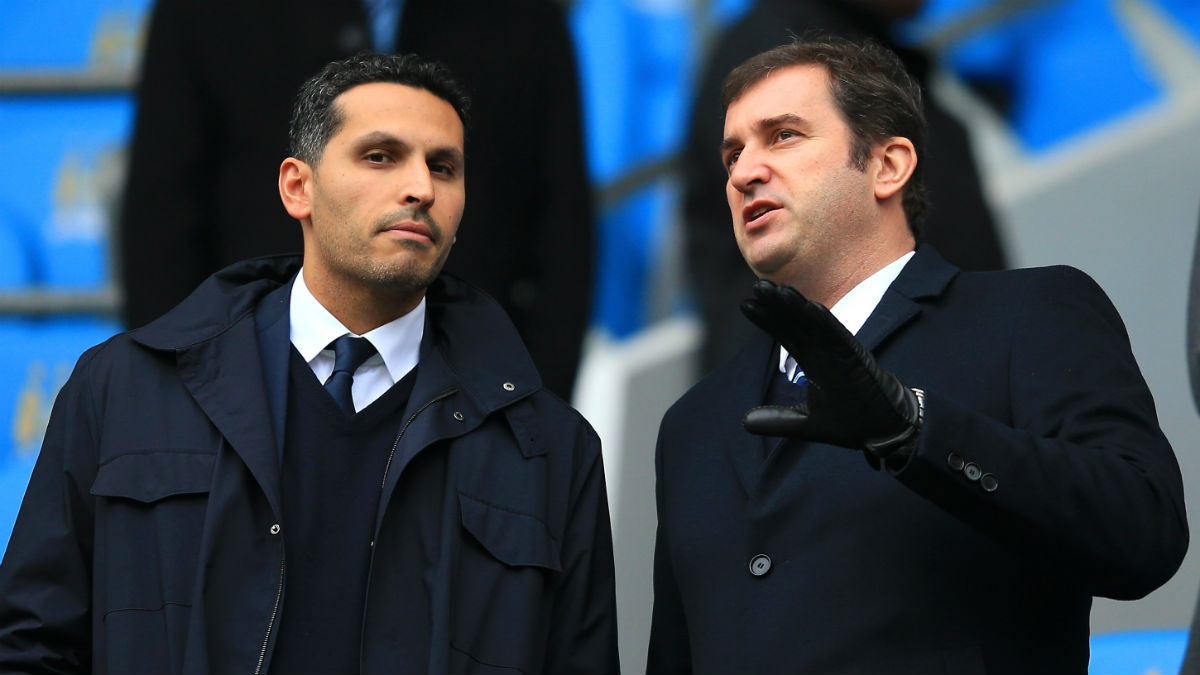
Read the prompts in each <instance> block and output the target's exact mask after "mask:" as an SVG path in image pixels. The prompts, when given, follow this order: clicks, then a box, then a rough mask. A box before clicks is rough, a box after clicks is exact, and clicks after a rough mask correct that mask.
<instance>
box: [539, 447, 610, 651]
mask: <svg viewBox="0 0 1200 675" xmlns="http://www.w3.org/2000/svg"><path fill="white" fill-rule="evenodd" d="M575 458H576V463H575V466H576V467H577V468H576V470H575V474H574V476H573V478H572V486H571V494H570V502H569V507H568V509H569V510H568V513H569V515H568V517H567V524H566V529H565V532H564V534H563V539H562V547H561V561H562V568H563V571H562V575H561V576H560V577H559V580H558V587H557V588H556V593H555V601H554V615H553V617H552V623H551V629H550V639H549V641H548V643H547V653H546V662H545V672H547V673H619V672H620V671H621V666H620V662H619V658H618V655H617V602H616V588H615V580H614V570H613V549H612V530H611V528H610V526H609V516H608V495H607V492H606V488H605V483H604V460H603V458H602V456H601V453H600V439H599V438H598V437H597V436H596V432H595V431H592V429H591V427H590V426H588V425H587V424H586V423H583V424H581V427H580V431H579V433H578V435H577V439H576V452H575Z"/></svg>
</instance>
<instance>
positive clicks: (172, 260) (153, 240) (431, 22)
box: [120, 0, 593, 399]
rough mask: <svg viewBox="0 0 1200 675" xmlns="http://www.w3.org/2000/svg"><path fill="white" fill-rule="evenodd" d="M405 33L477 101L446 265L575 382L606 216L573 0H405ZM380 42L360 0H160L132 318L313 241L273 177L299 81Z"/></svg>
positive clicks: (137, 158) (147, 94)
mask: <svg viewBox="0 0 1200 675" xmlns="http://www.w3.org/2000/svg"><path fill="white" fill-rule="evenodd" d="M396 45H397V47H396V48H397V51H398V52H416V53H419V54H421V55H422V56H423V57H425V58H428V59H433V60H437V61H441V62H443V63H444V64H446V65H447V66H449V67H450V69H451V70H452V71H453V72H455V73H457V74H458V76H459V77H460V78H461V80H462V81H463V84H464V85H465V86H466V89H467V93H468V94H469V95H470V96H471V99H472V107H473V109H474V110H475V111H477V113H478V114H476V115H475V116H474V118H473V120H472V125H471V127H470V128H469V129H468V130H467V148H466V151H467V156H468V158H469V161H468V164H469V167H470V168H469V172H468V182H469V185H470V188H469V189H470V200H469V201H468V204H467V207H468V208H467V210H466V215H465V216H464V220H463V222H462V225H461V228H462V229H461V233H462V235H463V236H462V237H460V238H459V241H458V243H457V244H456V245H455V247H454V250H453V252H452V254H451V255H450V259H449V261H448V262H447V265H446V269H447V270H449V271H452V272H456V273H458V274H459V275H460V276H462V277H463V278H465V279H467V280H468V281H471V282H472V283H474V284H477V285H479V286H480V287H482V288H483V289H484V290H486V291H487V292H488V293H489V294H491V295H492V296H493V297H495V298H496V299H497V300H498V301H499V302H500V304H501V305H502V306H503V307H504V309H505V311H507V312H508V314H509V315H510V316H511V317H512V319H513V321H514V323H515V324H516V326H517V329H518V331H519V332H520V334H521V336H522V338H523V339H524V341H525V344H526V345H527V346H528V348H529V351H530V354H531V355H532V356H533V358H534V362H535V363H536V364H537V366H538V369H539V371H540V372H541V374H542V377H543V380H544V382H545V384H546V386H547V387H548V388H549V389H550V390H551V391H554V392H555V393H557V394H558V395H559V396H561V397H563V398H568V399H569V398H570V395H571V389H572V386H573V383H574V379H575V373H576V370H577V368H578V363H579V358H580V352H581V347H582V339H583V335H584V332H585V330H586V328H587V320H588V313H589V308H590V298H591V288H592V250H593V235H592V232H593V225H592V211H591V196H590V192H589V186H588V181H587V175H586V166H585V163H584V155H583V136H582V128H581V122H580V102H579V92H578V81H577V80H578V78H577V73H576V67H575V59H574V52H573V48H572V45H571V42H570V36H569V35H568V32H567V27H566V22H565V18H564V14H563V9H562V7H561V6H560V5H559V4H558V3H555V2H552V1H550V0H505V1H504V2H495V1H494V0H405V2H404V7H403V15H402V16H401V18H400V22H399V35H398V36H397V42H396ZM370 47H371V39H370V31H369V30H368V28H367V18H366V14H365V11H364V9H363V6H362V2H360V0H338V1H333V0H292V1H290V2H283V1H282V0H261V1H256V2H233V1H232V0H214V1H210V2H196V1H194V0H160V1H159V2H158V3H157V4H156V6H155V8H154V12H153V17H152V20H151V25H150V30H149V36H148V41H147V45H146V52H145V56H144V58H143V62H142V80H141V83H140V85H139V88H138V120H137V128H136V130H135V133H134V138H133V142H132V145H131V149H130V169H129V177H128V184H127V187H126V193H125V198H124V205H123V209H122V210H123V214H122V217H121V223H120V227H121V231H120V242H121V257H122V261H123V266H122V277H123V283H124V288H125V308H124V318H125V321H126V323H127V325H128V326H129V327H130V328H133V327H136V326H140V325H142V324H144V323H146V322H147V321H149V320H151V319H153V318H154V317H156V316H158V315H159V314H162V313H163V312H165V311H166V310H167V309H169V308H170V307H172V306H174V305H175V304H176V303H178V302H179V301H180V300H182V299H183V298H184V296H186V295H187V294H188V293H189V292H190V291H191V290H192V289H193V288H195V286H196V285H197V284H199V283H200V282H201V281H202V280H203V279H204V278H205V277H207V276H208V275H209V274H211V273H212V272H214V271H216V270H217V269H220V268H222V267H224V266H226V265H228V264H230V263H232V262H235V261H238V260H242V259H246V258H250V257H254V256H257V255H263V254H270V253H281V252H292V251H299V250H300V229H299V227H298V226H297V225H296V223H295V221H294V220H292V219H291V218H289V217H288V215H287V213H285V212H284V210H283V208H282V207H281V206H280V203H279V197H278V194H277V189H276V187H275V183H276V180H277V179H278V175H279V172H278V170H279V162H280V159H281V158H282V157H284V156H286V155H287V148H288V142H287V124H288V116H289V110H290V106H291V103H292V98H293V96H294V94H295V92H296V90H297V89H298V88H299V86H300V83H301V82H303V81H304V80H305V79H306V78H307V77H308V76H309V75H311V74H312V73H314V72H316V71H317V70H318V69H319V68H320V67H321V66H323V65H324V64H326V63H328V62H329V61H332V60H334V59H337V58H341V57H343V56H346V55H349V54H353V53H355V52H358V51H361V50H364V49H369V48H370Z"/></svg>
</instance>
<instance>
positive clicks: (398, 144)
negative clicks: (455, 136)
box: [354, 131, 466, 166]
mask: <svg viewBox="0 0 1200 675" xmlns="http://www.w3.org/2000/svg"><path fill="white" fill-rule="evenodd" d="M372 146H376V147H384V148H395V149H397V150H409V149H411V147H412V146H411V145H409V144H408V143H405V142H404V141H402V140H400V139H399V138H397V137H396V136H394V135H392V134H389V133H388V132H386V131H372V132H371V133H369V134H366V135H365V136H362V137H360V138H358V139H357V140H356V141H355V142H354V147H355V148H357V149H359V150H363V149H366V148H369V147H372ZM428 155H429V157H430V158H432V159H438V160H442V161H449V162H453V163H455V164H457V165H458V166H465V164H466V158H465V157H464V156H463V152H462V150H459V149H458V148H456V147H453V146H444V147H438V148H434V149H433V150H431V151H430V152H429V153H428Z"/></svg>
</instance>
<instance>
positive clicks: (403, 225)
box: [380, 220, 434, 244]
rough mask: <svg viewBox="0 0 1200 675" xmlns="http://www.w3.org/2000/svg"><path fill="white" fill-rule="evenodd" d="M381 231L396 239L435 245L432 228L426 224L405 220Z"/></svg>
mask: <svg viewBox="0 0 1200 675" xmlns="http://www.w3.org/2000/svg"><path fill="white" fill-rule="evenodd" d="M380 231H381V232H383V233H384V234H387V235H388V236H391V237H394V238H396V239H407V240H411V241H418V242H422V243H426V244H432V243H434V241H433V230H432V228H430V227H429V226H428V225H425V224H424V223H419V222H417V221H414V220H404V221H401V222H398V223H393V224H391V225H388V226H386V227H384V228H383V229H382V230H380Z"/></svg>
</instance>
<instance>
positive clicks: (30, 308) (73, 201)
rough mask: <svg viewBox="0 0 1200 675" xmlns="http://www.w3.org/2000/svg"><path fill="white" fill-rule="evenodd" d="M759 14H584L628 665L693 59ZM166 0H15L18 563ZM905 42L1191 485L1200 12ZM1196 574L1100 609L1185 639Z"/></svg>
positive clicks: (1118, 624)
mask: <svg viewBox="0 0 1200 675" xmlns="http://www.w3.org/2000/svg"><path fill="white" fill-rule="evenodd" d="M750 2H751V0H574V2H570V5H571V28H572V31H573V33H574V35H575V38H576V44H577V47H578V52H579V61H580V68H581V71H582V73H581V74H582V83H583V89H584V97H585V122H586V124H587V130H588V143H589V147H588V152H589V159H590V162H591V166H590V170H591V174H592V178H593V180H594V184H595V187H596V191H597V195H598V199H597V204H598V207H599V209H600V213H599V220H598V222H599V228H598V236H599V237H600V241H599V248H598V250H599V259H598V265H597V283H596V287H595V298H594V303H593V306H594V308H595V309H594V317H593V326H594V330H593V334H592V336H591V338H590V340H589V346H588V349H587V355H586V357H585V362H584V365H583V370H582V372H581V374H580V378H579V382H578V384H577V389H576V396H575V403H576V405H577V406H578V407H579V408H580V409H581V410H582V411H583V412H584V414H585V415H587V416H588V418H589V419H590V420H591V421H592V422H593V424H594V426H595V427H596V428H597V431H599V432H600V434H601V436H602V438H603V439H604V441H605V459H606V462H607V472H608V480H609V494H610V502H611V508H612V511H613V522H614V533H615V546H616V554H617V561H618V584H619V585H618V593H619V597H618V610H619V612H620V619H621V624H622V625H621V648H622V660H623V663H624V665H625V668H626V669H627V670H630V671H639V670H641V669H642V666H643V664H644V659H645V640H646V635H647V631H648V625H649V608H650V598H651V593H650V579H649V576H650V575H649V570H650V556H651V553H652V546H653V534H654V518H653V514H654V506H653V504H654V502H653V449H654V442H655V435H656V433H657V424H658V419H659V417H660V415H661V413H662V412H663V411H664V410H665V409H666V407H667V406H668V405H670V403H672V402H673V401H674V399H675V398H676V397H677V396H678V395H679V394H680V393H682V392H683V390H684V389H686V388H687V387H688V386H690V385H691V383H692V382H693V381H694V379H695V377H696V374H695V371H694V367H693V365H692V360H693V357H694V353H695V350H696V348H697V346H698V344H699V338H700V335H699V328H698V325H697V323H696V322H695V321H694V319H693V317H692V311H691V304H690V299H689V297H688V289H687V288H686V287H685V284H684V281H683V279H684V278H685V277H684V274H683V270H682V269H681V268H680V264H681V263H680V257H679V252H678V249H679V247H678V234H677V233H678V229H679V228H678V208H677V206H678V198H679V183H678V178H677V174H676V170H675V168H676V161H677V160H676V153H677V151H678V150H679V147H680V144H681V142H682V139H683V135H684V132H685V128H686V118H687V112H688V111H687V108H688V106H689V105H690V102H691V96H692V81H693V76H694V69H695V68H696V67H697V66H698V64H699V63H700V58H701V56H702V55H703V53H704V50H705V48H706V46H707V45H708V44H709V42H710V40H711V38H712V36H713V35H714V34H715V32H716V31H718V30H720V28H721V27H722V26H724V25H725V24H727V23H728V22H729V21H730V20H732V19H733V18H735V17H737V16H738V15H739V14H740V13H741V12H743V11H745V9H747V7H748V6H749V4H750ZM150 4H151V0H86V1H85V2H77V1H75V0H44V1H42V2H38V3H16V2H12V1H11V0H9V1H8V2H5V3H4V17H5V18H4V21H3V22H2V23H0V156H2V157H5V158H6V160H7V161H6V162H5V163H4V164H3V165H2V166H0V344H2V345H4V346H5V347H6V348H5V349H3V350H0V383H3V385H2V386H0V547H2V546H3V545H4V543H6V541H7V536H8V532H9V530H10V528H11V525H12V521H13V518H15V514H16V509H17V505H18V502H19V499H20V496H21V493H22V492H23V490H24V485H25V482H26V481H27V480H28V475H29V471H30V470H31V467H32V464H33V461H34V459H35V457H36V454H37V448H38V444H39V442H40V438H41V434H42V432H43V431H44V425H45V421H46V418H47V416H48V414H49V406H50V404H51V402H52V401H53V398H54V395H55V393H56V392H57V388H58V387H59V386H61V384H62V381H63V379H64V378H65V377H66V374H67V373H68V372H69V371H70V368H71V367H72V365H73V363H74V361H75V360H76V359H77V358H78V355H79V354H80V353H81V352H82V351H83V350H84V349H85V348H86V347H88V346H90V345H92V344H95V343H97V342H100V341H102V340H103V339H105V338H106V337H108V336H109V335H111V334H112V333H114V332H115V331H117V330H118V329H119V327H118V326H117V325H116V324H115V323H114V322H113V321H112V319H111V317H113V316H114V315H115V311H116V309H117V307H118V303H119V302H120V293H119V289H117V288H116V287H115V285H114V282H113V274H112V271H113V270H114V269H115V266H116V265H119V261H117V260H114V259H113V257H112V247H110V246H109V242H110V240H111V238H112V232H111V223H112V219H111V217H110V215H111V209H112V205H113V200H114V196H115V195H116V194H117V191H118V188H119V184H120V180H121V175H122V151H123V145H124V142H125V140H126V138H127V137H128V135H129V132H130V124H131V121H132V110H133V105H134V102H133V101H132V100H131V97H130V94H129V90H130V87H131V84H132V82H133V80H134V73H135V68H136V60H137V55H138V54H139V52H140V39H141V38H140V33H141V27H142V24H143V21H144V18H145V16H146V12H147V10H148V8H149V6H150ZM901 36H902V37H903V38H904V39H906V40H907V41H909V42H912V43H914V44H919V45H922V46H924V47H926V48H927V49H929V50H930V51H933V52H937V53H938V54H939V55H940V56H941V63H942V65H943V68H944V73H943V74H942V75H941V76H939V78H938V79H937V81H936V82H937V83H936V85H935V86H934V87H933V91H932V92H931V94H932V95H934V96H937V97H939V99H941V100H942V101H943V102H944V103H946V104H947V106H948V107H950V108H951V109H952V110H954V111H956V112H957V113H958V114H959V115H960V116H961V117H963V119H964V121H965V122H966V124H967V126H968V127H969V128H971V129H972V130H973V132H974V142H975V144H976V146H977V149H978V151H979V154H980V157H981V158H982V160H983V166H982V169H983V171H984V174H985V180H986V182H987V188H988V192H989V196H990V198H991V199H992V201H993V203H994V205H995V207H996V209H997V212H998V213H999V214H1000V215H1001V218H1002V221H1003V225H1004V227H1005V232H1004V234H1005V240H1006V241H1007V242H1009V244H1010V247H1011V250H1010V257H1011V258H1012V259H1013V260H1015V261H1016V262H1017V263H1018V264H1020V265H1032V264H1046V263H1057V262H1065V263H1069V264H1074V265H1076V266H1078V267H1081V268H1083V269H1084V270H1085V271H1087V272H1089V273H1091V274H1092V275H1093V276H1095V277H1097V279H1098V280H1099V281H1100V283H1101V284H1102V285H1103V286H1104V287H1105V288H1106V289H1107V290H1108V291H1109V293H1110V295H1112V297H1113V299H1114V302H1116V304H1117V306H1118V308H1119V309H1120V310H1121V311H1122V313H1123V315H1124V316H1125V318H1126V321H1127V323H1128V324H1129V326H1130V333H1131V338H1132V340H1133V343H1134V348H1135V352H1136V353H1137V355H1138V358H1139V360H1140V361H1141V363H1142V366H1143V368H1144V370H1145V374H1146V376H1147V379H1148V380H1149V381H1150V385H1151V389H1152V390H1153V391H1154V393H1155V395H1156V399H1157V402H1158V405H1159V408H1160V410H1159V412H1160V417H1161V419H1162V422H1163V427H1164V429H1165V430H1166V432H1167V435H1168V436H1169V437H1170V438H1171V439H1172V440H1173V441H1174V442H1175V446H1176V449H1177V452H1178V453H1179V455H1180V462H1181V465H1182V466H1183V469H1184V475H1185V479H1188V478H1191V477H1200V457H1197V456H1195V454H1196V453H1194V452H1193V451H1192V448H1191V447H1190V444H1189V441H1190V440H1192V439H1195V438H1197V437H1200V420H1198V419H1197V417H1196V415H1195V412H1194V411H1193V410H1192V408H1191V398H1190V395H1189V394H1188V393H1187V386H1188V385H1187V380H1186V372H1185V369H1184V368H1183V367H1182V364H1183V363H1184V361H1183V346H1182V345H1183V337H1182V336H1183V332H1184V331H1183V307H1184V306H1185V297H1184V296H1185V294H1186V288H1187V271H1188V266H1189V265H1190V251H1191V250H1192V246H1191V244H1192V239H1193V236H1194V228H1195V225H1194V223H1195V212H1194V211H1195V203H1196V196H1197V192H1200V167H1197V165H1196V162H1195V160H1194V157H1196V156H1200V47H1198V41H1200V3H1197V2H1195V0H928V2H927V4H926V6H925V8H924V10H923V11H922V13H921V14H920V15H919V16H917V17H915V18H914V19H913V20H911V21H910V22H908V23H907V24H906V25H904V26H903V27H902V30H901ZM281 123H282V121H281ZM717 141H718V139H714V146H715V144H716V143H717ZM163 151H164V152H169V151H170V149H169V148H164V149H163ZM714 161H715V159H714ZM1185 205H1186V206H1185ZM164 226H169V223H165V224H164ZM730 245H731V246H733V245H734V244H733V241H732V237H731V238H730ZM148 281H149V282H152V280H148ZM1148 300H1153V302H1149V301H1148ZM1176 315H1178V316H1176ZM1197 576H1200V570H1198V569H1197V564H1196V558H1195V557H1194V556H1192V557H1189V558H1188V561H1187V562H1185V565H1184V569H1183V571H1182V572H1181V573H1180V574H1179V575H1177V578H1176V580H1175V581H1172V582H1171V584H1169V585H1168V587H1167V588H1166V589H1164V590H1163V591H1159V592H1158V593H1156V594H1154V595H1152V596H1151V597H1150V598H1149V599H1147V600H1145V601H1142V602H1139V603H1132V604H1131V603H1121V604H1117V603H1105V602H1098V603H1097V608H1096V611H1095V612H1094V618H1093V627H1094V629H1095V630H1097V631H1105V632H1111V631H1117V630H1125V629H1131V628H1164V627H1169V626H1173V625H1184V624H1186V623H1187V622H1188V620H1189V618H1190V612H1191V608H1192V603H1193V599H1194V597H1195V596H1194V593H1195V590H1196V589H1195V587H1196V578H1197ZM1160 672H1164V673H1166V672H1170V671H1169V669H1162V670H1161V671H1160Z"/></svg>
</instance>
